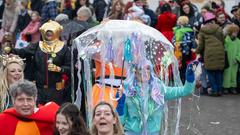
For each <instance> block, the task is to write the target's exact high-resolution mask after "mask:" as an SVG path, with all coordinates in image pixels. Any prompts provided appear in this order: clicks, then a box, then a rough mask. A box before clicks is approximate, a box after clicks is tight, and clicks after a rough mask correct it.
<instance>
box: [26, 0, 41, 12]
mask: <svg viewBox="0 0 240 135" xmlns="http://www.w3.org/2000/svg"><path fill="white" fill-rule="evenodd" d="M28 4H29V5H30V7H29V9H30V10H32V11H37V12H38V13H39V14H40V15H41V12H42V7H43V5H44V0H30V3H28Z"/></svg>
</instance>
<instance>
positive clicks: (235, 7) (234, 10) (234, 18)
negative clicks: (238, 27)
mask: <svg viewBox="0 0 240 135" xmlns="http://www.w3.org/2000/svg"><path fill="white" fill-rule="evenodd" d="M238 9H239V7H238V5H235V6H233V7H232V9H231V14H232V15H233V17H232V18H231V20H232V22H235V21H236V20H237V10H238Z"/></svg>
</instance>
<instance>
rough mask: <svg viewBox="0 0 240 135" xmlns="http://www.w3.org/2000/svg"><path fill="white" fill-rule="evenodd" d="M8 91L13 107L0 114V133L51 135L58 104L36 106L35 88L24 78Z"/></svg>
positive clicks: (7, 134)
mask: <svg viewBox="0 0 240 135" xmlns="http://www.w3.org/2000/svg"><path fill="white" fill-rule="evenodd" d="M9 91H10V95H11V98H12V103H13V108H9V109H6V110H5V111H4V112H2V113H1V114H0V135H52V134H53V124H54V119H55V114H56V111H57V109H58V108H59V106H58V105H57V104H55V103H54V102H49V103H48V104H46V105H44V106H42V107H40V108H36V99H37V88H36V86H35V84H34V83H32V82H29V81H26V80H23V81H19V82H17V83H15V84H13V85H11V86H10V89H9ZM6 127H7V128H6Z"/></svg>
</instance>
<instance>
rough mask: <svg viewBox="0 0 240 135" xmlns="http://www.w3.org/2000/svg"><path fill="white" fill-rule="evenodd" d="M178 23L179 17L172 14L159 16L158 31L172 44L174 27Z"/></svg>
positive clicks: (165, 13) (167, 13)
mask: <svg viewBox="0 0 240 135" xmlns="http://www.w3.org/2000/svg"><path fill="white" fill-rule="evenodd" d="M176 23H177V16H176V15H175V14H173V13H171V12H164V13H163V14H160V15H159V16H158V20H157V25H156V29H157V30H159V31H160V32H161V33H162V34H163V35H164V36H165V37H166V38H167V39H168V40H169V41H170V42H172V39H173V27H174V26H175V25H176Z"/></svg>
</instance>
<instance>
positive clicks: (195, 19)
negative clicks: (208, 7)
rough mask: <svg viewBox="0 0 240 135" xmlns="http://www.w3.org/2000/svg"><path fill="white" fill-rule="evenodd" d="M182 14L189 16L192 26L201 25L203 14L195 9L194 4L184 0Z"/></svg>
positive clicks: (181, 7)
mask: <svg viewBox="0 0 240 135" xmlns="http://www.w3.org/2000/svg"><path fill="white" fill-rule="evenodd" d="M180 16H187V17H188V19H189V24H190V26H191V27H192V28H193V27H199V25H200V22H199V20H200V18H201V15H200V13H199V12H196V11H195V10H194V7H193V5H192V4H191V3H190V2H188V1H183V2H182V3H181V5H180Z"/></svg>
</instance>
